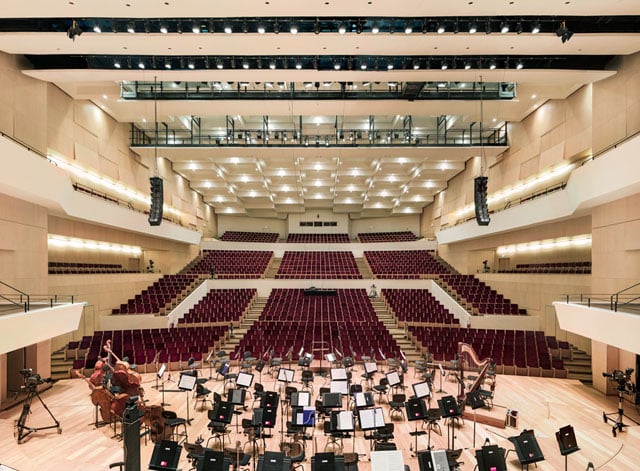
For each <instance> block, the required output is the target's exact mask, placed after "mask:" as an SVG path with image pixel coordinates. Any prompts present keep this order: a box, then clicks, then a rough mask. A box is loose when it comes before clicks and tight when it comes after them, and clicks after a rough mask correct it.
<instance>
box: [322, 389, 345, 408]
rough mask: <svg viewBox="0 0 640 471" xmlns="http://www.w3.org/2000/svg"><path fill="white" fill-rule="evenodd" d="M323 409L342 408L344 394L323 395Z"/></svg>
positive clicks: (329, 393)
mask: <svg viewBox="0 0 640 471" xmlns="http://www.w3.org/2000/svg"><path fill="white" fill-rule="evenodd" d="M322 407H324V408H325V409H336V408H338V407H342V394H340V393H332V392H328V393H324V394H323V395H322Z"/></svg>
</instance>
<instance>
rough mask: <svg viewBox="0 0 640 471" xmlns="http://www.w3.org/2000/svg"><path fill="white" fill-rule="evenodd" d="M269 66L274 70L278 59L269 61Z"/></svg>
mask: <svg viewBox="0 0 640 471" xmlns="http://www.w3.org/2000/svg"><path fill="white" fill-rule="evenodd" d="M269 68H270V69H271V70H274V69H275V68H276V61H271V62H269Z"/></svg>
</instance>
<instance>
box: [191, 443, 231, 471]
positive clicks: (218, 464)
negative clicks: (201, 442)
mask: <svg viewBox="0 0 640 471" xmlns="http://www.w3.org/2000/svg"><path fill="white" fill-rule="evenodd" d="M230 467H231V458H230V457H229V456H225V455H224V451H215V450H212V449H210V448H206V449H205V450H204V455H202V457H201V458H200V459H198V466H197V468H196V471H229V468H230Z"/></svg>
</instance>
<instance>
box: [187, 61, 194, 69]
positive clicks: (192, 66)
mask: <svg viewBox="0 0 640 471" xmlns="http://www.w3.org/2000/svg"><path fill="white" fill-rule="evenodd" d="M187 67H189V68H190V69H191V70H193V69H195V68H196V65H195V64H194V63H193V62H189V65H188V66H187Z"/></svg>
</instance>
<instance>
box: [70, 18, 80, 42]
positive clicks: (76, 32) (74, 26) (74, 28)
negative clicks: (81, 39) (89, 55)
mask: <svg viewBox="0 0 640 471" xmlns="http://www.w3.org/2000/svg"><path fill="white" fill-rule="evenodd" d="M81 34H82V28H81V27H80V26H78V22H77V21H76V20H73V21H71V26H70V27H69V29H68V30H67V36H68V37H69V39H71V40H72V41H75V40H76V37H77V36H80V35H81Z"/></svg>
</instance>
